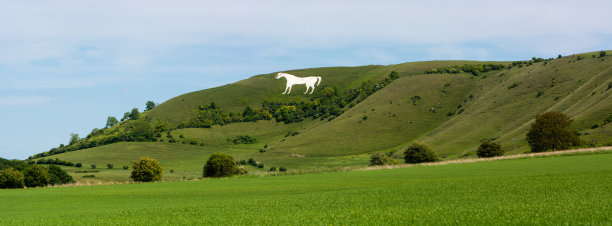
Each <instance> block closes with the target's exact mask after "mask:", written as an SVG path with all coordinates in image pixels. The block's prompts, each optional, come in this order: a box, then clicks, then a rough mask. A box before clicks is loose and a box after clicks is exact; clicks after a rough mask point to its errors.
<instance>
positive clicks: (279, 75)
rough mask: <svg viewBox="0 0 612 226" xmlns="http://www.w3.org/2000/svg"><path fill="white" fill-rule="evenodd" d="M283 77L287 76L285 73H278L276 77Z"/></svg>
mask: <svg viewBox="0 0 612 226" xmlns="http://www.w3.org/2000/svg"><path fill="white" fill-rule="evenodd" d="M281 77H285V75H283V73H278V74H276V79H279V78H281Z"/></svg>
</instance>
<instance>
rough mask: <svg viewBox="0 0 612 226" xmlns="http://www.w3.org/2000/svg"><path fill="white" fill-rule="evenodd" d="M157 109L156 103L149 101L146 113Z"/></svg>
mask: <svg viewBox="0 0 612 226" xmlns="http://www.w3.org/2000/svg"><path fill="white" fill-rule="evenodd" d="M154 107H155V102H153V101H147V103H146V108H145V111H148V110H151V109H153V108H154Z"/></svg>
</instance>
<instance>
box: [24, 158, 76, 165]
mask: <svg viewBox="0 0 612 226" xmlns="http://www.w3.org/2000/svg"><path fill="white" fill-rule="evenodd" d="M32 163H34V162H32ZM36 164H53V165H62V166H74V165H75V164H74V163H72V162H71V161H66V160H60V159H59V158H55V159H38V160H36Z"/></svg>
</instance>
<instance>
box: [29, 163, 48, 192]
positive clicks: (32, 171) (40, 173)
mask: <svg viewBox="0 0 612 226" xmlns="http://www.w3.org/2000/svg"><path fill="white" fill-rule="evenodd" d="M23 176H24V179H23V182H24V183H25V186H27V187H29V188H33V187H42V186H47V184H49V180H50V179H49V173H48V172H47V169H45V168H44V167H42V166H39V165H33V166H31V167H29V168H27V169H26V170H25V172H23Z"/></svg>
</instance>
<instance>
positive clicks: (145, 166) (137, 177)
mask: <svg viewBox="0 0 612 226" xmlns="http://www.w3.org/2000/svg"><path fill="white" fill-rule="evenodd" d="M162 170H163V168H162V166H161V165H160V164H159V162H158V161H157V160H155V159H152V158H149V157H143V158H141V159H140V160H138V161H134V162H132V174H131V175H130V178H132V180H134V181H141V182H149V181H160V180H161V178H162V174H163V172H162Z"/></svg>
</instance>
